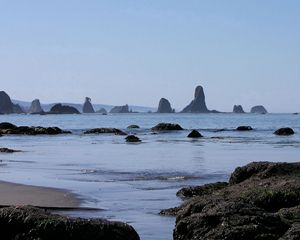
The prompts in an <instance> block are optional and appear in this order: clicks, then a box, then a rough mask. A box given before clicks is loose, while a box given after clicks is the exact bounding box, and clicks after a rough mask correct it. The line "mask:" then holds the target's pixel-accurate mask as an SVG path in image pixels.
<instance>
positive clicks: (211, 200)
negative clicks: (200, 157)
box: [161, 162, 300, 240]
mask: <svg viewBox="0 0 300 240" xmlns="http://www.w3.org/2000/svg"><path fill="white" fill-rule="evenodd" d="M178 194H179V196H183V197H185V196H187V197H188V199H187V200H186V201H185V202H184V203H183V204H182V205H181V206H179V207H176V208H172V209H168V210H163V211H162V212H161V213H162V214H176V226H175V229H174V235H173V236H174V239H175V240H183V239H184V240H194V239H200V240H201V239H203V240H204V239H233V240H235V239H236V240H237V239H246V240H251V239H274V240H275V239H280V240H285V239H299V238H297V237H299V233H300V231H299V230H300V228H299V219H300V163H271V162H254V163H250V164H248V165H246V166H244V167H238V168H236V170H235V171H234V172H233V173H232V175H231V177H230V181H229V185H226V183H224V184H223V183H221V184H220V183H216V184H212V185H204V186H200V187H192V188H190V189H189V188H185V189H182V190H180V191H179V192H178Z"/></svg>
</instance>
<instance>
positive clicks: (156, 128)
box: [151, 123, 183, 131]
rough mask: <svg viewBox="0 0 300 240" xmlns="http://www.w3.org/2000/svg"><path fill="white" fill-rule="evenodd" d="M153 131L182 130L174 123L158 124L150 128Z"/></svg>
mask: <svg viewBox="0 0 300 240" xmlns="http://www.w3.org/2000/svg"><path fill="white" fill-rule="evenodd" d="M151 130H153V131H180V130H183V128H182V127H181V126H180V125H179V124H176V123H159V124H157V125H156V126H154V127H153V128H151Z"/></svg>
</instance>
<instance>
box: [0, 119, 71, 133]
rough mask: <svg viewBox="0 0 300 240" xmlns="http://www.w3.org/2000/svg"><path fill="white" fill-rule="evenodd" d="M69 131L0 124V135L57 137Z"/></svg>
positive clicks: (56, 128)
mask: <svg viewBox="0 0 300 240" xmlns="http://www.w3.org/2000/svg"><path fill="white" fill-rule="evenodd" d="M68 133H71V132H70V131H64V130H62V129H60V128H58V127H28V126H20V127H18V126H16V125H14V124H11V123H7V122H3V123H0V134H20V135H57V134H68Z"/></svg>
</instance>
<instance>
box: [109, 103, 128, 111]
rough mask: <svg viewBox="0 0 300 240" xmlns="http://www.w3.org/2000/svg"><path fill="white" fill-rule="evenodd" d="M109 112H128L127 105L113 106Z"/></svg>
mask: <svg viewBox="0 0 300 240" xmlns="http://www.w3.org/2000/svg"><path fill="white" fill-rule="evenodd" d="M109 112H110V113H130V111H129V107H128V105H127V104H126V105H124V106H115V107H113V108H112V109H111V110H110V111H109Z"/></svg>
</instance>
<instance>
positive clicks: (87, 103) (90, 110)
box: [82, 97, 95, 113]
mask: <svg viewBox="0 0 300 240" xmlns="http://www.w3.org/2000/svg"><path fill="white" fill-rule="evenodd" d="M82 112H83V113H95V110H94V108H93V105H92V103H91V99H90V98H88V97H86V98H85V102H84V104H83V107H82Z"/></svg>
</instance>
